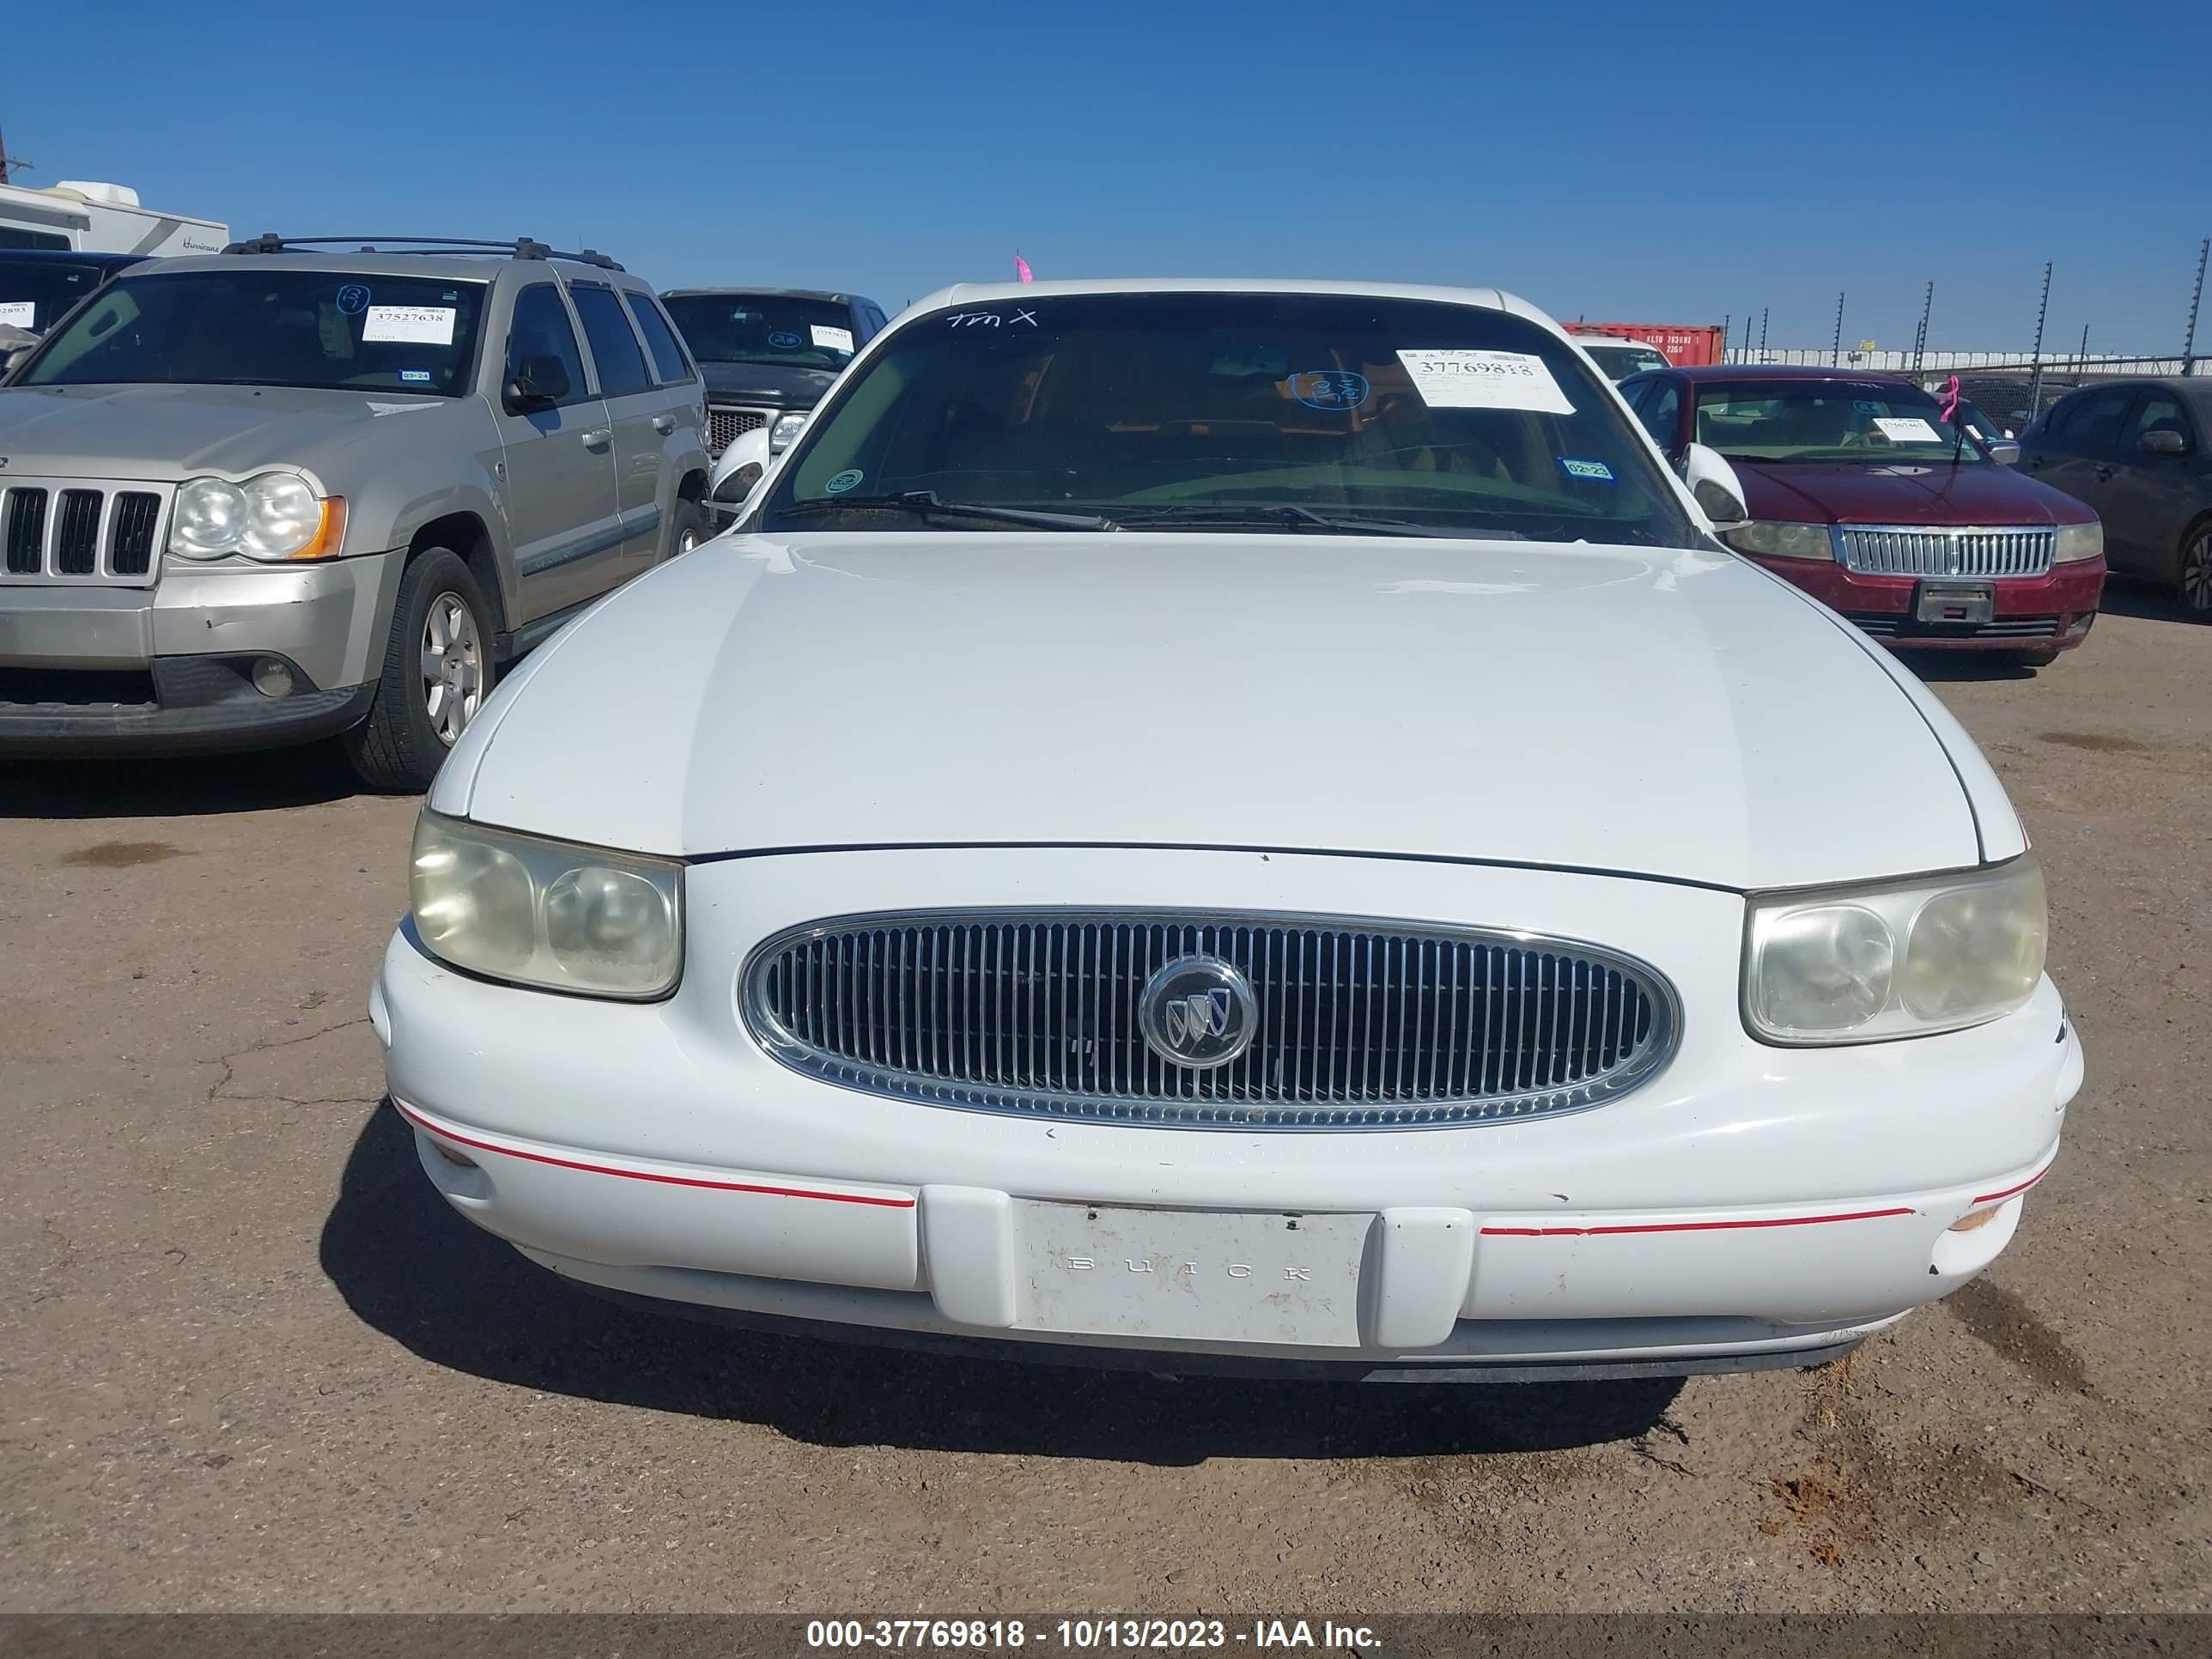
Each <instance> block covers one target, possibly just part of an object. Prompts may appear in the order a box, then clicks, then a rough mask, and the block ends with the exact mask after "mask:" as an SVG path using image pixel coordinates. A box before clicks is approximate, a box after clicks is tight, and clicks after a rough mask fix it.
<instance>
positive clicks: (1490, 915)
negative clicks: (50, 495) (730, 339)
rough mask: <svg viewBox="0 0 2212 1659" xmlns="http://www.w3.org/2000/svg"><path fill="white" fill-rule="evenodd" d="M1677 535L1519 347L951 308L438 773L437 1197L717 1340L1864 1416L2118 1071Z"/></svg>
mask: <svg viewBox="0 0 2212 1659" xmlns="http://www.w3.org/2000/svg"><path fill="white" fill-rule="evenodd" d="M756 459H761V460H764V459H765V457H764V456H763V457H759V458H756ZM1685 472H1686V476H1685V477H1684V478H1681V479H1678V478H1677V477H1675V476H1674V475H1673V474H1672V473H1670V472H1669V471H1668V470H1667V469H1666V467H1665V466H1664V465H1662V462H1661V459H1660V458H1659V456H1658V455H1657V453H1656V452H1655V451H1654V450H1653V448H1652V447H1651V446H1650V442H1649V441H1647V440H1646V439H1645V438H1644V435H1643V434H1642V433H1641V431H1640V430H1639V428H1638V427H1637V426H1636V425H1635V423H1634V422H1632V420H1631V418H1630V417H1629V415H1628V413H1627V411H1626V408H1625V406H1624V405H1623V404H1621V402H1620V398H1618V397H1617V396H1616V395H1615V393H1614V392H1613V390H1612V388H1611V386H1609V385H1608V384H1607V382H1606V380H1604V378H1603V377H1602V376H1601V374H1598V373H1597V372H1596V371H1595V369H1594V368H1593V367H1592V365H1591V364H1590V362H1589V360H1588V359H1587V358H1586V357H1585V356H1583V354H1582V353H1581V352H1580V351H1579V350H1577V349H1576V347H1575V346H1574V345H1573V344H1572V343H1571V342H1570V341H1569V340H1568V339H1567V337H1565V335H1564V334H1562V333H1561V331H1559V328H1558V327H1556V326H1555V325H1553V323H1552V322H1551V321H1550V320H1549V319H1547V318H1545V317H1544V316H1542V315H1541V314H1540V313H1537V312H1535V311H1534V310H1533V309H1532V308H1531V307H1528V306H1527V305H1524V304H1522V302H1520V301H1516V300H1514V299H1512V298H1510V297H1509V296H1507V295H1502V294H1498V293H1495V292H1492V291H1490V290H1487V289H1480V290H1472V291H1464V290H1448V289H1425V288H1387V287H1355V286H1350V285H1345V284H1332V283H1250V282H1240V283H1231V282H1188V283H1175V282H1124V283H1036V284H1030V285H1024V286H1021V287H1007V288H974V289H955V290H951V291H949V292H947V293H945V294H944V295H939V296H938V297H936V298H934V299H932V300H930V301H927V302H925V303H924V304H922V305H921V306H919V307H915V308H914V309H912V310H910V311H908V313H906V315H905V316H904V317H903V318H902V319H901V320H900V321H899V322H898V323H897V324H896V325H894V326H893V327H892V328H891V329H890V331H888V332H886V333H884V334H883V335H881V336H879V337H878V338H877V339H876V340H875V341H873V342H872V343H870V345H869V346H868V347H867V348H866V350H864V351H863V352H862V353H861V355H860V356H859V357H858V358H857V359H856V360H855V362H854V364H853V366H852V367H851V368H850V369H849V370H848V372H847V373H846V374H845V375H844V376H843V378H842V380H840V381H839V383H838V384H837V386H836V387H835V388H834V389H833V391H832V392H830V394H829V396H828V398H826V399H825V400H824V402H823V406H822V408H821V410H820V411H819V413H818V414H817V416H816V417H815V418H814V420H813V421H812V422H811V425H810V427H809V428H808V430H807V431H806V433H805V435H804V436H803V437H802V438H801V439H800V440H799V441H798V442H797V443H796V444H795V445H794V446H793V447H792V448H790V449H789V450H788V451H787V452H786V453H784V454H783V455H781V457H779V458H777V459H775V461H774V462H773V463H771V464H769V470H768V471H767V472H766V475H765V476H764V477H761V478H760V479H759V481H758V482H757V483H756V484H754V486H753V488H752V491H751V495H750V498H749V499H748V500H747V501H745V503H744V510H743V516H742V518H741V520H740V521H739V523H738V527H737V530H736V532H735V533H733V534H732V535H731V536H729V537H726V538H722V539H720V540H717V541H715V542H713V543H710V544H708V545H706V546H705V547H703V548H702V549H701V550H698V551H696V552H695V553H693V554H692V555H690V556H688V557H686V558H684V559H681V560H678V561H676V562H672V563H671V564H669V565H667V566H665V567H664V568H660V569H659V570H657V571H655V572H653V573H652V574H650V575H648V576H647V577H646V578H645V579H644V580H641V581H638V582H636V583H635V584H633V585H631V586H628V587H625V588H623V589H622V590H621V591H620V592H617V593H616V594H614V595H613V596H612V597H611V599H608V600H606V601H605V603H603V604H602V605H600V606H599V608H598V610H597V611H594V612H593V613H592V614H591V615H590V616H588V617H586V618H584V619H583V620H582V621H581V622H580V623H577V624H575V625H574V627H573V628H571V629H569V630H568V632H567V633H565V634H563V635H560V636H559V637H558V638H557V639H556V641H554V642H552V643H551V644H550V645H548V646H546V647H544V648H543V649H541V650H540V651H538V653H537V654H536V655H535V656H533V657H532V658H531V659H529V660H528V661H527V662H526V663H525V664H524V665H523V666H522V667H521V669H520V671H518V672H517V673H516V674H514V675H513V677H512V678H509V679H508V680H507V683H506V684H505V685H504V686H503V687H502V688H501V690H500V691H499V692H498V694H497V695H496V696H495V697H493V698H492V699H491V700H490V701H489V702H488V703H487V704H486V706H485V708H484V710H483V714H481V716H480V717H479V718H478V719H477V721H476V722H475V723H474V724H473V725H471V726H470V728H469V730H468V732H467V733H466V734H465V736H464V738H462V739H461V741H460V743H459V746H458V747H457V748H456V749H455V750H454V751H453V756H452V757H451V759H449V760H448V761H447V763H446V765H445V769H444V770H443V771H442V773H441V775H440V776H439V778H438V780H437V783H436V786H435V788H434V789H433V790H432V792H431V793H430V796H429V798H428V802H427V803H426V805H425V808H424V811H423V812H422V820H421V825H420V828H419V829H418V830H417V831H416V840H415V847H414V855H413V867H412V881H413V889H412V896H413V907H412V911H411V914H410V916H409V917H408V919H407V920H406V921H405V922H404V924H403V925H402V926H401V927H400V929H399V931H398V935H397V936H396V937H395V938H394V939H392V943H391V946H390V948H389V950H388V951H386V956H385V958H384V962H383V966H382V971H381V973H380V975H379V976H378V979H377V982H376V986H375V989H374V996H373V1000H372V1009H373V1012H374V1022H375V1026H376V1030H377V1032H378V1035H379V1036H380V1038H381V1040H382V1041H383V1042H384V1044H385V1047H386V1066H387V1071H388V1076H389V1080H390V1088H391V1094H392V1103H393V1104H394V1106H395V1107H396V1108H397V1109H398V1111H399V1112H401V1113H402V1114H403V1115H404V1116H405V1118H406V1119H407V1121H409V1122H410V1124H411V1125H412V1126H413V1127H414V1129H415V1132H416V1146H417V1148H418V1151H419V1154H420V1158H421V1162H422V1168H423V1170H424V1171H425V1173H426V1174H427V1175H428V1177H429V1179H430V1180H431V1182H434V1183H435V1185H436V1187H437V1188H438V1189H439V1191H441V1193H443V1194H445V1195H446V1197H447V1199H448V1200H450V1201H451V1202H452V1204H453V1206H454V1207H455V1208H456V1209H458V1210H459V1211H460V1212H463V1213H464V1214H465V1215H466V1216H468V1217H469V1218H471V1220H473V1221H475V1222H477V1223H478V1224H479V1225H483V1226H484V1227H487V1228H489V1229H490V1230H491V1231H493V1232H495V1233H496V1234H498V1235H499V1236H500V1237H503V1238H506V1239H508V1240H510V1241H512V1242H513V1243H514V1244H516V1245H517V1246H519V1247H520V1249H522V1250H523V1251H524V1252H525V1253H526V1255H529V1256H530V1257H531V1258H532V1260H534V1261H538V1262H541V1263H543V1264H544V1266H546V1267H550V1268H551V1269H552V1270H553V1271H554V1272H556V1273H560V1274H562V1275H563V1276H564V1277H566V1278H568V1279H571V1280H574V1281H575V1282H576V1283H578V1284H580V1285H586V1286H588V1287H591V1288H592V1289H594V1290H597V1291H602V1292H605V1293H608V1294H611V1295H614V1296H617V1297H626V1298H631V1299H636V1300H644V1301H647V1302H650V1303H652V1304H656V1305H659V1306H664V1307H670V1308H673V1309H679V1310H684V1311H688V1312H691V1313H704V1314H708V1315H710V1316H716V1317H722V1318H726V1319H729V1320H731V1321H732V1322H738V1323H768V1324H775V1325H781V1326H783V1327H785V1328H801V1329H809V1330H813V1331H817V1332H819V1333H823V1334H844V1335H852V1336H868V1337H872V1338H878V1339H883V1338H889V1339H890V1340H900V1341H904V1342H908V1343H913V1344H917V1345H921V1346H948V1345H950V1346H959V1347H961V1348H963V1349H965V1350H967V1351H970V1352H973V1351H976V1350H979V1349H980V1350H981V1351H985V1352H996V1353H1003V1354H1006V1355H1010V1356H1026V1357H1033V1358H1034V1357H1041V1356H1042V1357H1048V1358H1060V1359H1074V1360H1079V1361H1081V1362H1083V1363H1092V1364H1134V1365H1139V1366H1141V1367H1143V1368H1145V1369H1147V1370H1173V1371H1183V1370H1209V1369H1245V1368H1257V1369H1261V1370H1266V1369H1270V1368H1284V1367H1290V1368H1294V1369H1295V1368H1304V1369H1307V1370H1312V1371H1314V1372H1316V1373H1317V1374H1323V1375H1357V1374H1377V1373H1388V1372H1398V1373H1402V1372H1405V1371H1407V1370H1419V1371H1422V1372H1424V1373H1427V1374H1431V1375H1434V1376H1455V1377H1493V1378H1498V1377H1527V1376H1538V1375H1547V1374H1548V1375H1562V1374H1564V1375H1592V1374H1605V1373H1608V1372H1618V1371H1621V1370H1673V1371H1692V1370H1711V1369H1726V1368H1730V1367H1739V1366H1750V1365H1762V1364H1811V1363H1815V1362H1819V1361H1821V1360H1825V1359H1827V1358H1832V1357H1834V1356H1835V1355H1837V1354H1838V1353H1839V1352H1844V1351H1845V1350H1847V1349H1848V1348H1849V1347H1850V1346H1851V1345H1852V1344H1854V1343H1856V1342H1857V1341H1859V1340H1862V1339H1863V1338H1864V1337H1865V1336H1866V1335H1867V1334H1868V1333H1869V1332H1870V1331H1873V1330H1875V1329H1878V1328H1881V1326H1883V1325H1886V1324H1887V1323H1889V1322H1892V1321H1893V1320H1896V1319H1897V1318H1899V1317H1900V1316H1902V1315H1903V1314H1904V1313H1905V1311H1906V1310H1910V1309H1911V1308H1912V1307H1914V1306H1915V1305H1917V1304H1921V1303H1923V1302H1927V1301H1929V1299H1931V1298H1933V1297H1939V1296H1942V1294H1943V1293H1944V1292H1946V1291H1949V1290H1951V1289H1953V1288H1954V1286H1956V1285H1960V1284H1961V1283H1962V1282H1964V1281H1965V1280H1966V1279H1968V1278H1970V1277H1971V1276H1972V1275H1973V1274H1975V1273H1978V1272H1979V1271H1981V1270H1982V1269H1983V1268H1984V1267H1987V1266H1988V1265H1989V1263H1990V1261H1992V1260H1993V1259H1994V1258H1995V1257H1996V1255H1997V1254H1998V1252H1999V1251H2001V1250H2002V1249H2003V1248H2004V1247H2005V1245H2006V1244H2007V1243H2008V1241H2009V1240H2010V1239H2011V1237H2012V1236H2013V1233H2014V1231H2015V1229H2016V1228H2017V1226H2018V1225H2019V1224H2020V1219H2021V1210H2022V1207H2023V1205H2024V1203H2025V1194H2027V1191H2028V1189H2029V1188H2032V1187H2033V1186H2034V1184H2035V1183H2036V1182H2037V1181H2038V1180H2039V1179H2040V1178H2041V1177H2042V1176H2043V1175H2044V1173H2045V1171H2046V1170H2048V1169H2049V1168H2050V1166H2051V1160H2052V1158H2053V1157H2054V1156H2055V1154H2056V1151H2057V1143H2058V1138H2059V1131H2060V1127H2061V1123H2062V1120H2063V1112H2064V1110H2065V1108H2066V1104H2067V1103H2068V1101H2069V1099H2070V1098H2071V1097H2072V1096H2073V1094H2074V1091H2075V1089H2076V1088H2077V1087H2078V1086H2079V1084H2080V1081H2081V1052H2080V1049H2079V1048H2078V1046H2077V1044H2076V1042H2075V1036H2074V1032H2073V1030H2072V1028H2071V1026H2070V1025H2069V1022H2068V1019H2067V1017H2066V1012H2065V1009H2064V1007H2063V1004H2062V1003H2061V1001H2060V998H2059V994H2058V992H2057V989H2056V988H2055V987H2053V986H2052V984H2051V981H2050V980H2049V979H2047V978H2046V977H2045V975H2044V972H2043V965H2044V941H2045V902H2044V890H2043V878H2042V877H2041V875H2040V873H2039V872H2038V870H2037V867H2036V864H2035V861H2034V859H2033V856H2032V855H2031V854H2030V852H2029V850H2028V845H2027V838H2026V836H2024V835H2023V833H2022V831H2021V824H2020V821H2019V819H2018V818H2017V817H2016V816H2015V813H2014V811H2013V809H2012V807H2011V805H2009V804H2008V802H2007V800H2006V799H2005V796H2004V793H2003V791H2002V788H2001V787H1999V785H1998V782H1997V780H1996V777H1995V775H1993V774H1992V773H1991V771H1990V768H1989V767H1988V765H1987V764H1986V763H1984V760H1983V758H1982V757H1981V756H1980V754H1979V753H1978V752H1977V751H1976V750H1975V748H1974V745H1973V744H1972V741H1971V740H1970V739H1969V738H1967V737H1966V733H1965V732H1963V731H1962V730H1961V729H1960V726H1959V725H1958V724H1957V722H1956V721H1954V720H1953V719H1952V718H1951V716H1950V715H1949V714H1947V713H1946V712H1945V710H1944V708H1943V707H1942V704H1941V703H1940V702H1937V701H1936V699H1935V698H1934V697H1933V696H1930V695H1929V693H1928V692H1927V691H1926V690H1923V688H1922V687H1921V686H1920V684H1918V683H1917V681H1916V680H1915V679H1914V678H1912V677H1911V674H1910V673H1909V672H1908V671H1905V670H1902V669H1900V668H1899V667H1898V666H1897V665H1895V664H1893V662H1892V661H1891V660H1890V659H1889V658H1888V657H1887V655H1886V654H1885V653H1883V651H1882V650H1881V647H1879V646H1878V645H1874V644H1870V643H1869V641H1866V640H1865V639H1864V638H1863V637H1862V636H1861V635H1859V634H1858V633H1857V631H1855V630H1854V629H1852V628H1851V627H1850V625H1849V624H1847V623H1844V622H1842V621H1841V620H1839V619H1838V617H1836V616H1835V615H1833V614H1832V613H1831V612H1830V611H1826V610H1825V609H1823V608H1822V607H1821V606H1820V605H1819V604H1817V603H1816V602H1814V600H1812V599H1809V598H1808V597H1806V596H1805V595H1803V594H1802V593H1801V592H1797V591H1796V589H1794V588H1792V587H1790V586H1787V585H1786V584H1784V583H1783V582H1781V581H1778V580H1775V579H1774V578H1773V577H1771V576H1769V575H1767V574H1765V572H1763V571H1761V570H1760V569H1759V568H1758V567H1756V566H1755V565H1753V564H1751V563H1749V562H1747V561H1745V560H1742V559H1740V558H1738V557H1736V556H1734V555H1732V554H1730V553H1729V552H1728V551H1726V550H1723V548H1722V547H1721V546H1719V545H1718V544H1717V543H1716V542H1715V541H1714V539H1713V538H1712V536H1711V531H1712V528H1713V527H1714V526H1715V524H1717V523H1718V522H1722V521H1724V520H1732V519H1735V518H1738V517H1740V516H1741V496H1740V493H1739V492H1737V491H1736V490H1735V488H1734V480H1733V475H1732V474H1730V473H1729V469H1728V467H1727V465H1726V463H1725V462H1723V461H1721V460H1720V459H1719V458H1718V457H1717V456H1714V455H1712V454H1711V453H1708V452H1705V451H1702V450H1693V451H1692V453H1691V456H1690V458H1689V460H1688V462H1687V464H1686V469H1685Z"/></svg>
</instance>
